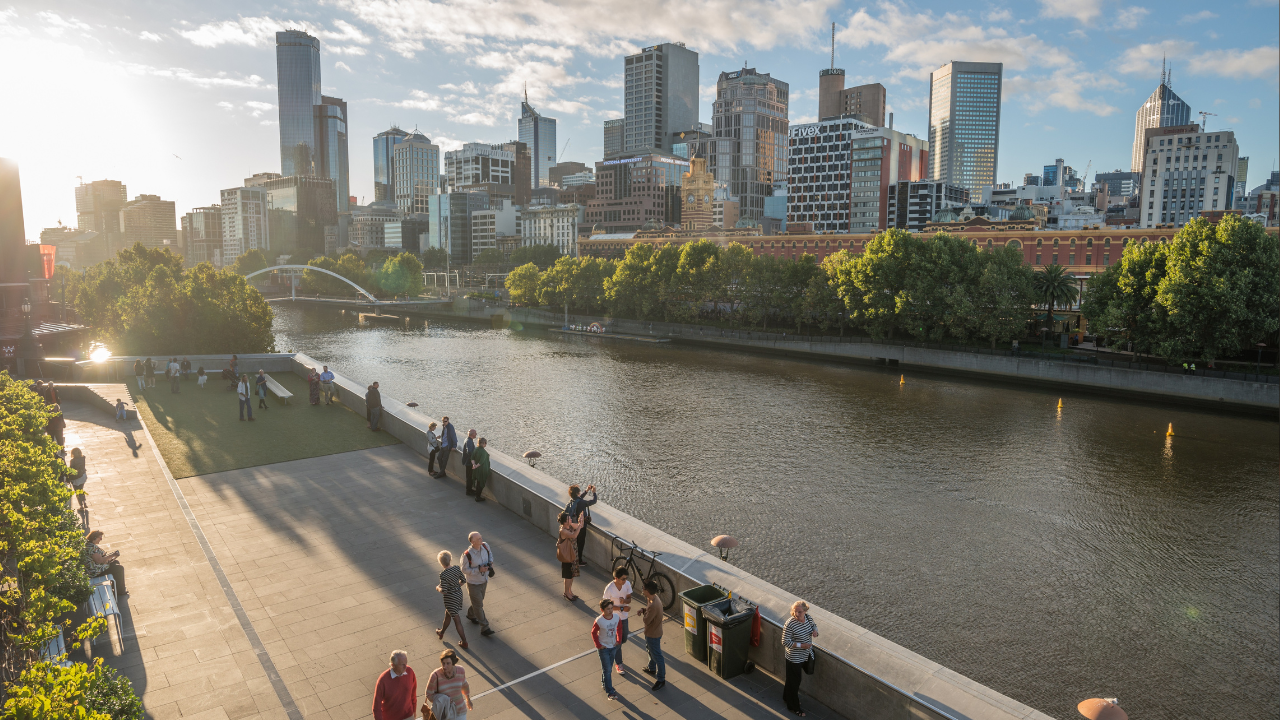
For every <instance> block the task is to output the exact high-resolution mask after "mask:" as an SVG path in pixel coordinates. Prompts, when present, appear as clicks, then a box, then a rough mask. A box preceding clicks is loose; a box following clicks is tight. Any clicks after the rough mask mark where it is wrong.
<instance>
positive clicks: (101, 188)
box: [76, 180, 129, 236]
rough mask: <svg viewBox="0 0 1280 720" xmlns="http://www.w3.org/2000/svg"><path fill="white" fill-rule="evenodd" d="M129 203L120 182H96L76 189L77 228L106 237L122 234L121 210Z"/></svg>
mask: <svg viewBox="0 0 1280 720" xmlns="http://www.w3.org/2000/svg"><path fill="white" fill-rule="evenodd" d="M128 201H129V195H128V191H127V190H126V188H125V186H124V183H122V182H120V181H119V180H95V181H93V182H91V183H87V184H86V183H81V184H80V185H79V186H77V187H76V227H78V228H79V229H81V230H84V231H93V232H96V233H101V234H102V235H103V236H106V234H107V233H118V232H120V208H122V207H124V204H125V203H126V202H128Z"/></svg>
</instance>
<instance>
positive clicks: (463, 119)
mask: <svg viewBox="0 0 1280 720" xmlns="http://www.w3.org/2000/svg"><path fill="white" fill-rule="evenodd" d="M449 119H450V120H452V121H453V122H456V123H461V124H463V125H484V126H486V127H493V126H494V125H497V124H498V118H496V117H494V116H492V115H489V114H487V113H481V112H470V113H467V114H465V115H454V116H452V117H450V118H449Z"/></svg>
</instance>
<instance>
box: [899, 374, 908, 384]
mask: <svg viewBox="0 0 1280 720" xmlns="http://www.w3.org/2000/svg"><path fill="white" fill-rule="evenodd" d="M898 384H899V385H906V384H907V376H906V375H903V376H901V377H899V378H898Z"/></svg>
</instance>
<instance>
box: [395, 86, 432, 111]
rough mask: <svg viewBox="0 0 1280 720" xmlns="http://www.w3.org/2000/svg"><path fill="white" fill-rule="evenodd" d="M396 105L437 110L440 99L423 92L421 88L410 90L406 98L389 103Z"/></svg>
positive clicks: (412, 108)
mask: <svg viewBox="0 0 1280 720" xmlns="http://www.w3.org/2000/svg"><path fill="white" fill-rule="evenodd" d="M391 104H392V105H394V106H396V107H402V108H408V109H410V110H439V109H440V106H441V105H440V99H439V98H437V97H433V96H432V95H430V94H428V93H426V92H423V91H422V90H412V91H410V92H409V98H408V99H407V100H401V101H400V102H396V103H391Z"/></svg>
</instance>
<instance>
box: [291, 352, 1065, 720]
mask: <svg viewBox="0 0 1280 720" xmlns="http://www.w3.org/2000/svg"><path fill="white" fill-rule="evenodd" d="M293 364H294V372H296V373H298V374H299V375H305V374H306V368H307V367H318V366H319V365H318V363H316V362H315V361H314V360H312V359H311V358H309V357H308V356H306V355H302V354H298V355H297V356H295V357H294V359H293ZM330 369H331V370H332V368H330ZM335 374H336V371H335ZM336 375H337V377H336V380H335V382H336V384H337V385H338V387H339V393H340V397H341V399H342V402H343V403H344V404H345V405H347V406H348V407H350V408H352V409H353V410H355V411H356V412H359V413H363V412H364V411H365V405H364V393H365V385H364V384H363V383H362V382H358V381H356V380H353V379H351V378H348V377H345V376H343V375H340V374H336ZM382 404H383V408H384V415H383V423H384V427H385V428H386V430H387V432H390V433H391V434H392V435H393V436H395V437H396V438H398V439H399V440H401V441H402V442H404V443H405V444H407V445H408V446H409V447H411V448H413V449H414V450H416V451H417V452H419V453H420V454H423V455H425V454H426V452H427V450H426V448H427V444H426V435H425V433H426V429H427V425H428V423H430V422H432V418H429V417H427V415H426V414H425V413H423V412H420V411H418V410H417V409H415V408H410V407H408V406H406V405H405V404H404V403H402V402H400V401H398V400H396V399H394V398H391V397H388V396H387V395H386V394H385V393H383V395H382ZM489 453H490V458H491V460H490V464H491V467H492V470H493V477H492V479H491V481H490V483H489V485H488V487H487V488H486V493H487V494H489V495H491V496H492V498H493V499H494V500H496V501H497V502H499V503H501V504H502V505H503V506H504V507H506V508H508V509H509V510H511V511H512V512H514V513H516V514H518V515H520V516H521V517H523V518H525V519H526V520H528V521H529V522H530V523H532V524H533V525H535V526H537V527H538V528H539V529H541V530H542V531H543V532H545V533H547V536H548V538H549V541H548V543H547V552H548V553H552V552H555V550H554V543H552V542H550V538H553V537H555V535H556V532H557V530H558V526H557V523H556V516H557V515H558V514H559V513H560V511H561V510H563V509H564V505H565V503H566V502H567V501H568V495H567V490H566V485H565V483H563V482H560V481H559V480H556V479H555V478H553V477H551V476H549V475H547V474H546V473H544V472H542V471H540V470H537V469H536V468H532V467H529V466H528V465H527V464H525V463H524V462H523V461H521V460H518V459H516V458H513V457H511V456H508V455H506V454H504V453H502V452H499V451H497V450H494V449H492V448H490V450H489ZM448 474H449V476H450V477H451V478H452V479H453V480H454V481H456V482H459V483H461V482H462V481H463V477H464V476H463V470H462V458H461V456H460V454H459V453H454V454H453V456H452V458H451V459H450V463H449V468H448ZM459 492H461V490H459ZM592 517H593V526H592V528H591V532H590V534H589V535H588V539H587V545H586V550H585V552H584V555H585V559H586V561H587V562H588V563H591V564H595V565H596V566H598V567H609V566H610V564H611V562H612V559H613V557H614V555H615V553H614V551H613V545H612V542H613V538H615V537H620V538H625V539H626V540H630V541H632V542H635V543H636V544H638V545H639V546H640V547H642V548H644V549H646V550H651V551H657V552H660V553H662V556H661V558H660V559H661V562H660V565H661V566H662V569H663V570H664V571H665V572H666V573H667V574H668V575H669V576H670V577H671V579H672V580H673V581H674V582H675V584H676V592H682V591H684V590H687V589H689V588H692V587H697V586H699V585H706V584H711V583H714V584H718V585H720V586H722V587H724V588H726V589H728V590H730V591H732V592H733V593H734V594H735V595H740V596H742V597H744V598H746V599H747V600H750V601H752V602H755V603H757V604H759V605H760V612H761V615H762V616H763V617H764V619H765V623H764V626H763V637H762V639H761V644H760V647H757V648H752V649H751V658H752V659H753V660H754V661H755V662H756V665H757V666H758V667H759V668H760V670H763V671H765V672H767V673H769V674H770V675H774V676H775V677H779V678H781V676H782V675H783V670H784V665H783V656H782V644H781V643H782V633H781V623H782V621H783V620H785V618H786V617H787V616H788V614H789V611H790V607H791V603H792V602H794V601H795V600H797V599H799V598H798V597H796V596H794V595H792V594H790V593H788V592H786V591H785V590H782V589H781V588H778V587H776V586H774V585H771V584H769V583H767V582H765V581H763V580H761V579H760V578H757V577H755V576H754V575H751V574H750V573H747V572H744V571H743V570H741V569H739V568H737V567H734V566H733V565H731V564H728V563H725V562H722V561H721V560H720V559H719V557H718V556H715V555H713V554H708V553H707V552H704V551H703V550H701V549H699V548H697V547H694V546H692V545H690V544H688V543H686V542H684V541H682V540H679V539H678V538H675V537H673V536H671V535H668V534H667V533H664V532H662V531H661V530H658V529H657V528H654V527H652V526H649V525H646V524H645V523H643V522H640V521H639V520H637V519H635V518H633V517H631V516H630V515H627V514H626V513H623V512H621V511H619V510H617V509H615V508H613V507H611V506H610V505H608V504H607V503H605V502H603V501H602V502H600V503H599V504H597V505H596V506H595V507H593V508H592ZM679 607H680V606H679V604H678V603H677V605H676V608H679ZM677 612H680V611H679V610H677ZM812 614H813V617H814V619H815V621H816V622H817V623H818V626H819V630H820V632H821V642H820V643H816V647H817V648H818V653H819V657H818V663H817V671H816V673H815V674H814V676H813V677H808V678H805V680H804V683H803V686H802V687H803V690H804V692H806V693H808V694H810V695H812V696H813V697H815V698H817V699H818V700H819V701H821V702H823V703H825V704H827V705H828V706H829V707H831V708H834V709H836V710H838V711H840V712H841V713H843V714H844V715H845V717H848V718H853V719H857V720H861V719H863V718H866V719H867V720H871V719H872V718H874V719H875V720H886V719H897V718H901V719H902V720H908V719H921V718H928V719H930V720H964V719H966V718H972V719H974V720H978V719H981V720H1013V719H1014V718H1023V719H1031V720H1049V716H1047V715H1045V714H1043V713H1041V712H1039V711H1037V710H1035V709H1033V708H1030V707H1028V706H1026V705H1023V704H1022V703H1019V702H1017V701H1015V700H1012V699H1010V698H1008V697H1005V696H1004V695H1001V694H1000V693H997V692H995V691H993V690H991V689H990V688H987V687H984V686H982V685H979V684H978V683H976V682H974V681H972V680H970V679H968V678H966V677H964V676H962V675H960V674H958V673H955V672H953V671H951V670H948V669H947V668H945V667H942V666H941V665H939V664H937V663H935V662H932V661H930V660H928V659H926V658H924V657H921V656H920V655H917V654H915V653H913V652H911V651H910V650H907V649H906V648H903V647H901V646H899V645H896V644H894V643H892V642H890V641H888V640H885V639H884V638H881V637H879V636H877V635H875V634H874V633H872V632H870V631H868V630H866V629H865V628H862V627H859V626H858V625H855V624H854V623H851V622H849V621H848V620H845V619H843V618H841V617H838V616H836V615H833V614H831V613H829V612H827V611H825V610H823V609H822V608H820V607H817V606H813V608H812ZM683 645H684V638H683V637H681V636H680V635H674V636H671V637H668V638H667V642H666V647H667V649H668V650H669V651H670V652H675V653H679V652H681V648H682V647H683Z"/></svg>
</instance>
